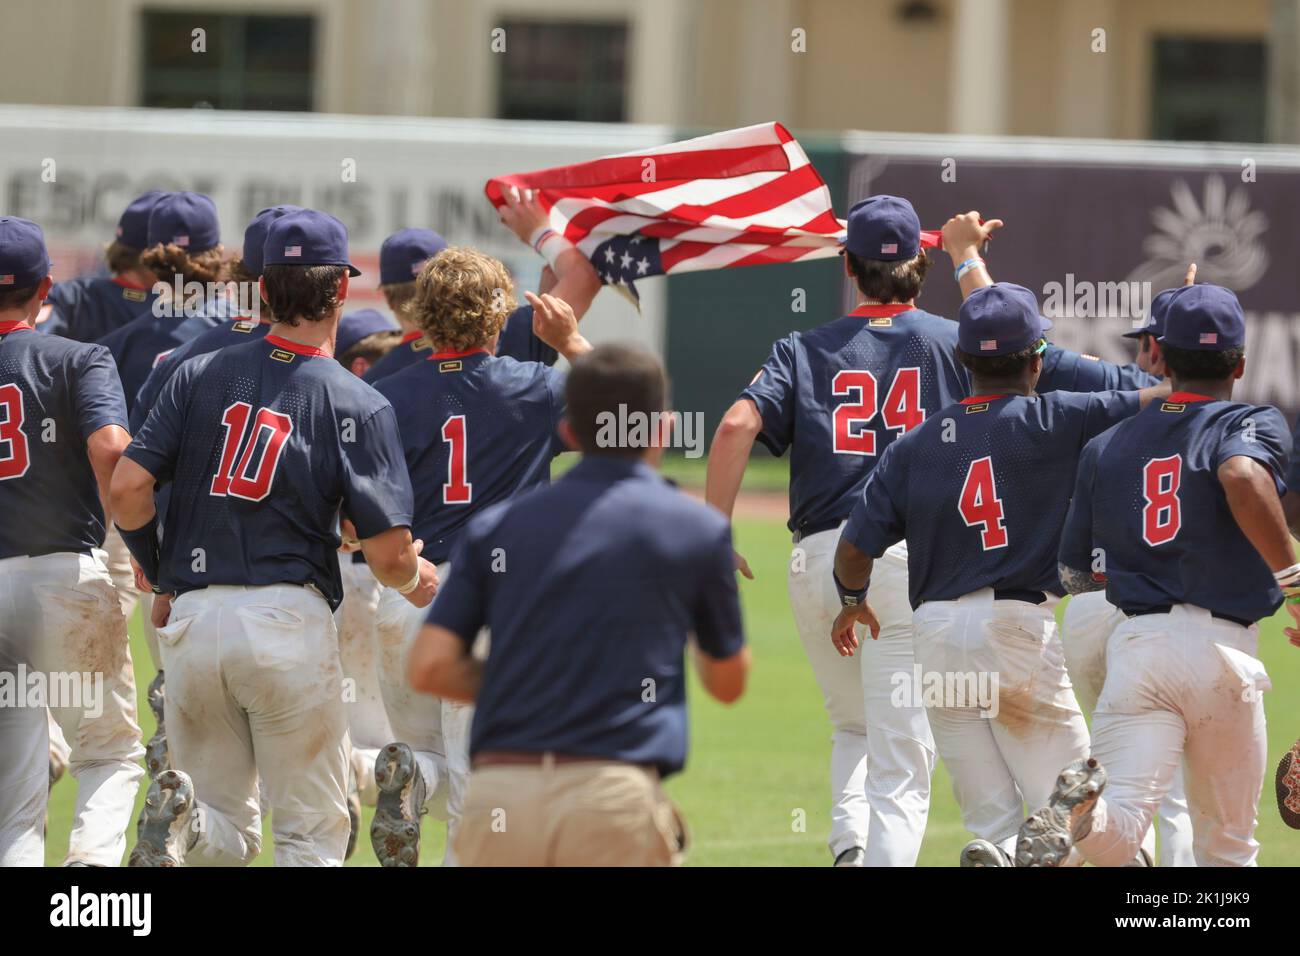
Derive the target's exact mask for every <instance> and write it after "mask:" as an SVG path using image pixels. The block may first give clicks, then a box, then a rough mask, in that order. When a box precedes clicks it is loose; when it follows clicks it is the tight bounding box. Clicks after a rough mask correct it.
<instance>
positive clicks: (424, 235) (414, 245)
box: [379, 229, 447, 285]
mask: <svg viewBox="0 0 1300 956" xmlns="http://www.w3.org/2000/svg"><path fill="white" fill-rule="evenodd" d="M446 248H447V240H446V239H444V238H442V236H440V235H438V234H437V233H436V232H434V231H433V230H432V229H399V230H397V232H395V233H393V234H392V235H391V236H389V237H388V238H387V239H385V240H384V244H383V245H382V246H380V247H379V284H380V285H397V284H398V283H399V282H414V281H415V277H416V276H418V275H419V274H420V270H421V269H423V268H424V264H425V263H426V262H428V261H429V260H430V259H432V258H433V257H434V256H436V255H437V254H438V253H440V252H442V250H444V249H446Z"/></svg>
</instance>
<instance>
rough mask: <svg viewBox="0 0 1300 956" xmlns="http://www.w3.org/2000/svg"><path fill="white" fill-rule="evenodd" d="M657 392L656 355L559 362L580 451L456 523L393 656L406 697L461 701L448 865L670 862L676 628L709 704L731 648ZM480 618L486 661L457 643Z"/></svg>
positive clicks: (731, 683) (733, 654)
mask: <svg viewBox="0 0 1300 956" xmlns="http://www.w3.org/2000/svg"><path fill="white" fill-rule="evenodd" d="M665 391H666V386H665V381H664V374H663V369H662V367H661V366H660V365H659V362H658V361H657V360H656V359H655V358H654V357H653V356H651V355H649V354H647V353H645V352H642V351H639V350H637V349H635V348H631V347H626V346H619V345H606V346H602V347H600V348H597V349H594V350H593V351H591V352H589V353H588V354H586V355H584V356H582V357H580V358H578V359H577V360H576V361H575V362H574V363H573V367H572V371H571V372H570V373H569V376H568V379H567V381H566V383H565V400H566V412H565V418H564V421H563V422H562V423H561V424H560V435H561V437H562V438H563V439H564V440H565V442H566V443H567V444H569V445H570V446H571V447H574V448H581V450H582V452H583V458H582V461H580V462H579V463H578V464H577V465H575V466H574V468H573V469H572V470H571V471H569V472H568V473H567V474H566V475H565V476H564V477H563V478H561V479H560V480H559V481H557V482H556V483H555V484H553V485H550V486H547V487H541V488H537V489H535V490H532V491H529V492H526V493H523V494H520V495H516V496H514V497H513V498H511V499H510V500H508V501H505V502H503V503H501V504H498V505H495V506H493V507H491V508H489V509H487V510H485V511H483V512H482V513H481V514H479V515H476V516H475V517H474V518H473V519H472V520H471V521H470V522H469V524H468V525H467V526H466V528H465V530H464V531H463V532H462V534H461V536H460V540H459V542H458V543H457V546H456V549H455V551H454V554H453V556H452V559H451V566H452V568H453V570H452V573H451V575H450V577H449V578H448V580H447V583H446V584H445V585H444V587H443V589H442V593H441V594H440V595H439V597H438V599H437V600H436V601H435V602H434V607H433V609H432V610H431V611H430V614H429V621H428V623H427V624H426V625H425V627H424V629H423V630H422V631H421V632H420V635H419V637H418V638H417V640H416V643H415V646H414V647H413V648H412V651H411V655H410V659H409V676H410V680H411V684H412V685H413V686H414V687H415V688H416V689H417V690H421V691H425V692H427V693H431V694H437V695H439V696H440V697H443V698H444V699H452V700H463V701H472V702H474V704H475V707H476V710H475V714H474V721H473V726H472V729H471V734H470V756H471V760H472V766H473V770H472V772H471V774H470V780H469V790H468V793H467V795H466V798H465V807H464V815H463V817H462V819H461V824H460V830H459V832H458V834H457V838H456V844H455V850H456V854H457V856H458V859H459V861H460V863H461V864H462V865H465V866H615V865H623V866H664V865H670V864H673V863H676V862H678V861H679V860H680V859H681V855H682V850H683V849H684V846H685V830H684V826H683V824H682V822H681V819H680V817H679V816H678V814H677V811H676V808H675V807H674V806H673V805H672V803H671V801H669V800H668V798H667V797H666V796H665V795H664V793H663V791H662V790H661V789H660V781H661V780H662V778H663V777H665V776H668V775H669V774H672V773H675V772H677V771H678V770H680V769H681V768H682V766H683V765H684V764H685V762H686V740H687V728H686V673H685V668H684V666H683V663H682V659H683V651H684V650H685V648H686V645H687V643H688V634H690V633H692V632H693V633H694V635H695V640H694V642H693V643H694V655H693V656H694V657H695V661H696V667H697V670H698V673H699V676H700V680H701V683H702V684H703V685H704V688H705V690H706V691H707V692H708V693H709V694H711V695H712V696H713V697H715V698H717V699H718V700H721V701H723V702H725V703H730V702H732V701H734V700H736V699H737V698H739V697H740V695H741V693H742V692H743V691H744V686H745V678H746V675H747V673H748V670H749V652H748V650H747V649H746V647H745V638H744V633H743V629H742V626H741V619H740V605H739V601H738V599H737V593H736V582H735V571H734V567H733V561H732V547H731V534H730V531H729V529H728V524H727V521H726V519H725V518H723V516H722V515H720V514H718V513H717V512H716V511H714V510H712V509H710V508H708V507H707V506H705V505H703V504H700V503H698V502H695V501H692V500H691V499H690V498H688V497H687V496H686V495H684V494H682V493H681V492H679V491H677V490H676V489H675V488H673V487H672V486H671V485H669V484H668V483H667V482H665V481H664V480H663V479H662V478H661V477H659V475H658V474H657V473H656V471H655V469H654V465H655V464H656V463H657V462H658V460H659V458H660V456H661V454H662V445H663V443H664V440H665V439H666V438H667V429H666V428H664V427H660V423H661V422H667V421H669V419H668V418H667V417H666V416H664V417H660V414H661V413H662V412H663V409H664V396H665ZM615 410H617V411H615ZM617 420H621V421H624V422H627V423H628V425H629V426H631V427H629V428H628V429H627V434H617V433H616V429H612V428H610V427H608V426H609V423H610V422H611V421H617ZM638 420H641V421H642V422H643V423H653V424H651V425H650V427H643V428H638V427H635V425H636V422H637V421H638ZM638 438H639V439H640V440H639V441H638ZM647 446H649V447H647ZM484 627H487V628H488V629H489V631H490V633H491V635H492V652H491V654H490V656H489V657H488V659H487V661H486V662H482V661H479V660H477V659H476V658H475V657H474V656H473V655H472V653H471V650H472V645H473V641H474V638H475V637H476V635H477V634H478V633H479V631H480V630H481V629H482V628H484Z"/></svg>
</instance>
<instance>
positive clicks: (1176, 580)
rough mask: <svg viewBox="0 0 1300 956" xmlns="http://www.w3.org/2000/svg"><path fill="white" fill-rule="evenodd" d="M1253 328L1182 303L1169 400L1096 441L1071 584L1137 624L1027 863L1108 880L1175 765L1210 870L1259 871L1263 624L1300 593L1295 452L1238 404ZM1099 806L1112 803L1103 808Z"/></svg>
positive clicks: (1201, 300)
mask: <svg viewBox="0 0 1300 956" xmlns="http://www.w3.org/2000/svg"><path fill="white" fill-rule="evenodd" d="M1244 342H1245V319H1244V316H1243V314H1242V311H1241V306H1240V304H1239V303H1238V302H1237V298H1236V296H1235V295H1233V293H1232V292H1230V291H1229V290H1227V289H1223V288H1220V287H1218V286H1213V285H1195V286H1190V287H1186V288H1183V289H1179V290H1178V291H1177V292H1176V293H1175V294H1174V295H1173V296H1172V297H1170V299H1169V303H1168V306H1167V307H1166V310H1165V328H1164V334H1163V335H1162V336H1160V338H1159V343H1160V354H1161V357H1162V358H1163V360H1164V363H1165V368H1166V369H1167V370H1168V374H1169V376H1170V378H1171V379H1172V382H1173V389H1174V390H1173V393H1172V394H1170V395H1169V396H1168V398H1167V399H1165V400H1164V401H1163V402H1159V403H1156V404H1154V405H1152V406H1150V407H1148V408H1147V409H1145V410H1144V411H1143V412H1142V413H1140V414H1139V415H1137V416H1136V417H1134V418H1132V419H1130V420H1129V421H1126V422H1123V423H1121V424H1120V425H1118V426H1117V427H1116V428H1114V429H1112V430H1110V431H1109V432H1106V433H1105V434H1103V435H1101V436H1100V437H1099V438H1097V439H1095V440H1094V441H1093V442H1091V443H1090V444H1089V446H1088V448H1087V449H1086V451H1085V454H1084V456H1083V459H1082V461H1081V463H1080V467H1079V475H1078V480H1077V483H1076V486H1075V491H1074V499H1073V502H1072V504H1071V507H1070V512H1069V516H1068V518H1067V521H1066V528H1065V533H1064V536H1063V539H1062V542H1061V551H1060V565H1061V567H1060V574H1061V580H1062V581H1063V582H1064V583H1065V585H1066V586H1067V587H1068V588H1069V589H1070V590H1071V591H1074V592H1078V591H1085V590H1090V589H1094V588H1096V587H1098V586H1099V585H1098V582H1097V581H1096V579H1095V575H1094V568H1096V567H1097V564H1096V562H1097V559H1098V557H1100V559H1101V560H1102V562H1103V568H1104V575H1105V588H1106V596H1107V598H1108V599H1109V600H1110V602H1111V603H1112V604H1114V605H1115V606H1116V607H1118V608H1119V609H1120V611H1122V612H1123V613H1124V615H1125V616H1126V618H1127V620H1125V621H1124V622H1123V623H1122V624H1120V626H1119V627H1118V628H1117V629H1116V630H1115V632H1114V633H1113V634H1112V635H1111V637H1110V640H1109V643H1108V646H1107V648H1106V679H1105V683H1104V684H1103V686H1102V691H1101V697H1100V699H1099V700H1098V702H1097V708H1096V711H1095V712H1094V714H1093V723H1092V754H1091V756H1090V757H1089V758H1087V759H1086V760H1077V761H1075V762H1073V763H1071V764H1070V765H1069V766H1067V767H1066V768H1065V770H1063V771H1062V773H1061V775H1060V777H1059V779H1058V780H1057V783H1056V788H1055V790H1054V791H1053V793H1052V795H1051V797H1050V799H1049V800H1048V801H1047V802H1046V804H1045V805H1044V806H1043V807H1042V809H1040V810H1038V811H1037V812H1035V813H1034V814H1033V815H1031V816H1030V817H1029V819H1027V820H1026V821H1025V824H1024V826H1023V828H1022V830H1021V834H1020V840H1019V844H1018V847H1017V857H1018V858H1019V859H1020V860H1022V861H1024V862H1025V863H1026V864H1028V865H1037V866H1056V865H1059V863H1060V861H1061V860H1062V859H1063V858H1064V856H1065V855H1066V854H1068V853H1069V852H1070V850H1071V847H1077V848H1078V850H1079V851H1080V852H1081V853H1082V855H1083V856H1084V857H1085V858H1086V859H1088V860H1089V861H1091V862H1092V863H1094V864H1096V865H1099V866H1120V865H1123V864H1125V863H1127V862H1128V861H1129V860H1130V859H1131V858H1132V856H1133V854H1134V853H1135V852H1137V849H1138V846H1139V844H1140V842H1141V840H1142V837H1143V835H1144V834H1145V833H1146V831H1147V829H1148V828H1149V827H1150V825H1151V819H1152V817H1153V815H1154V814H1155V811H1156V807H1158V806H1159V804H1160V802H1161V800H1162V799H1163V798H1164V796H1165V793H1166V791H1167V790H1168V788H1169V783H1170V780H1171V779H1172V777H1173V775H1174V774H1175V772H1176V771H1177V769H1178V766H1179V763H1180V761H1181V762H1182V764H1183V768H1184V777H1185V783H1186V788H1187V803H1188V807H1189V809H1190V811H1191V816H1192V829H1193V852H1194V854H1195V856H1196V862H1197V865H1199V866H1250V865H1253V864H1254V862H1255V858H1256V856H1257V854H1258V851H1259V844H1258V842H1257V841H1256V840H1255V838H1254V831H1255V825H1256V817H1255V810H1256V807H1257V806H1258V803H1259V797H1260V793H1261V790H1262V788H1263V784H1264V773H1265V760H1266V758H1267V741H1266V737H1265V727H1264V704H1263V699H1262V696H1263V695H1262V692H1263V691H1264V690H1265V689H1267V688H1268V687H1269V686H1270V685H1269V682H1268V675H1267V674H1266V672H1265V670H1264V666H1263V664H1262V663H1260V661H1259V659H1258V657H1257V650H1258V648H1257V644H1258V635H1259V629H1258V626H1257V622H1258V621H1259V620H1260V619H1262V618H1265V617H1268V616H1270V615H1271V614H1272V613H1273V612H1274V611H1276V610H1277V608H1278V607H1279V605H1280V604H1281V603H1282V599H1283V596H1284V595H1287V596H1289V595H1291V594H1295V593H1296V592H1297V591H1298V590H1300V588H1298V585H1300V564H1297V563H1296V557H1295V550H1294V546H1293V543H1292V540H1291V537H1290V535H1289V534H1288V531H1287V527H1286V522H1285V519H1284V518H1283V512H1282V506H1281V502H1280V500H1279V495H1280V493H1281V492H1282V491H1283V490H1284V487H1285V486H1284V484H1283V481H1282V476H1283V473H1284V471H1285V468H1286V460H1287V456H1288V454H1289V453H1290V450H1291V442H1290V435H1289V433H1288V430H1287V427H1286V423H1285V421H1283V419H1282V416H1281V415H1280V414H1279V413H1278V412H1277V411H1276V409H1273V408H1269V407H1266V406H1251V405H1246V404H1244V403H1240V402H1234V401H1232V387H1233V383H1234V382H1235V380H1236V379H1238V378H1240V377H1241V375H1242V372H1243V370H1244V367H1245V364H1244V358H1243V355H1244V349H1243V344H1244ZM1103 792H1104V793H1105V796H1104V797H1103V796H1102V794H1103Z"/></svg>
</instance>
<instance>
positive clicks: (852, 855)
mask: <svg viewBox="0 0 1300 956" xmlns="http://www.w3.org/2000/svg"><path fill="white" fill-rule="evenodd" d="M831 865H832V866H866V865H867V851H866V850H864V849H862V847H860V846H851V847H849V848H848V849H847V850H845V851H844V852H842V853H841V854H840V855H839V856H837V857H836V858H835V862H834V863H832V864H831Z"/></svg>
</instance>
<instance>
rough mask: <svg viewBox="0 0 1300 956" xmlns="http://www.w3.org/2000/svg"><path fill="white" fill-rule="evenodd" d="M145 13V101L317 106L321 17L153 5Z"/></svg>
mask: <svg viewBox="0 0 1300 956" xmlns="http://www.w3.org/2000/svg"><path fill="white" fill-rule="evenodd" d="M143 19H144V33H143V44H142V48H143V51H144V63H143V64H142V69H141V71H140V75H141V78H142V89H141V95H140V100H141V105H143V106H164V107H179V108H189V107H192V106H205V107H210V108H214V109H221V110H310V109H311V108H312V79H313V75H314V72H315V59H316V58H315V35H316V24H315V20H314V18H312V17H310V16H260V15H243V14H239V15H235V14H224V13H204V12H202V11H195V12H190V11H175V10H167V11H161V10H145V11H144V13H143ZM199 29H202V30H203V31H204V33H203V35H202V37H201V40H202V43H203V47H204V49H203V50H202V52H199V51H197V50H196V49H195V45H196V44H197V43H198V42H199V40H197V39H196V38H195V34H194V31H195V30H199Z"/></svg>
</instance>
